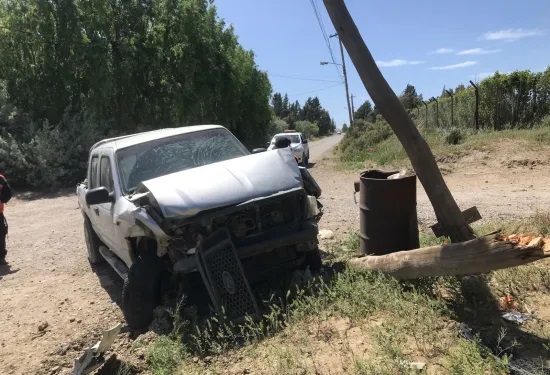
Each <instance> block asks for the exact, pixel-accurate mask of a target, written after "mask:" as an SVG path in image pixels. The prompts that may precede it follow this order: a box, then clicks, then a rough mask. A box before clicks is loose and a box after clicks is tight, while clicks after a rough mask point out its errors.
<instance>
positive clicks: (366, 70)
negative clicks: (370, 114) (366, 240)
mask: <svg viewBox="0 0 550 375" xmlns="http://www.w3.org/2000/svg"><path fill="white" fill-rule="evenodd" d="M323 2H324V4H325V7H326V9H327V11H328V14H329V16H330V19H331V21H332V23H333V25H334V27H335V29H336V32H337V33H338V35H339V36H340V40H341V41H342V43H343V44H344V47H346V50H347V51H348V54H349V56H350V58H351V61H352V62H353V65H354V66H355V69H357V72H358V73H359V76H360V77H361V81H362V82H363V85H364V86H365V88H366V89H367V91H368V93H369V95H370V97H371V98H372V101H373V102H374V104H375V105H376V107H377V108H378V109H379V110H380V112H381V113H382V115H383V116H384V118H385V119H386V121H387V122H388V124H389V125H390V126H391V128H392V130H393V131H394V133H395V135H396V136H397V138H398V139H399V141H400V142H401V144H402V145H403V148H404V149H405V151H406V152H407V155H408V157H409V159H410V160H411V164H412V166H413V168H414V171H415V172H416V175H417V176H418V179H419V180H420V183H421V184H422V186H423V187H424V190H425V191H426V194H427V195H428V198H429V199H430V202H431V204H432V206H433V208H434V211H435V216H436V217H437V221H438V223H439V224H440V225H441V228H442V231H443V232H444V233H445V235H447V236H448V237H449V238H450V239H451V241H452V242H462V241H467V240H471V239H473V238H475V234H474V232H473V230H472V228H470V226H469V225H468V224H467V223H466V221H465V220H464V218H463V217H462V214H461V212H460V209H459V207H458V205H457V204H456V202H455V200H454V198H453V196H452V195H451V192H450V190H449V188H448V187H447V184H446V183H445V180H444V179H443V176H442V175H441V171H440V170H439V168H438V166H437V163H436V161H435V157H434V155H433V153H432V151H431V150H430V147H429V146H428V144H427V143H426V141H425V140H424V138H422V135H421V134H420V132H419V131H418V129H417V128H416V126H415V125H414V123H413V121H412V120H411V118H410V116H409V115H408V114H407V111H406V110H405V108H404V107H403V105H402V104H401V102H400V101H399V99H398V98H397V96H396V95H395V93H394V92H393V91H392V89H391V87H390V85H389V84H388V82H386V80H385V78H384V76H383V75H382V73H381V72H380V69H378V66H377V65H376V62H375V61H374V58H373V57H372V55H371V53H370V51H369V49H368V48H367V45H366V44H365V42H364V41H363V39H362V38H361V34H360V33H359V30H358V29H357V26H356V25H355V23H354V22H353V19H352V18H351V15H350V14H349V12H348V9H347V8H346V5H345V4H344V1H343V0H323ZM396 235H399V234H398V233H397V234H396Z"/></svg>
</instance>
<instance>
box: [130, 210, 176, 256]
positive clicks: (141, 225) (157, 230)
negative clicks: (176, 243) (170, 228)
mask: <svg viewBox="0 0 550 375" xmlns="http://www.w3.org/2000/svg"><path fill="white" fill-rule="evenodd" d="M132 217H133V219H134V221H135V225H134V226H132V227H130V229H129V232H128V237H143V236H147V235H149V236H151V237H154V238H155V239H156V240H157V256H159V257H161V256H164V255H165V254H166V253H167V252H168V241H169V240H170V236H169V235H168V234H166V232H164V230H162V228H161V227H160V226H159V225H158V223H157V222H156V221H155V220H154V219H153V218H152V217H151V216H150V215H149V214H148V213H147V211H145V209H144V208H142V207H137V208H136V210H135V211H133V212H132Z"/></svg>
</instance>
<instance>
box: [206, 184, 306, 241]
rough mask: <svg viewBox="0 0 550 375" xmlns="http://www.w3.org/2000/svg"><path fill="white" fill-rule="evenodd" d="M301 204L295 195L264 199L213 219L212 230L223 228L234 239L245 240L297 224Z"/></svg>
mask: <svg viewBox="0 0 550 375" xmlns="http://www.w3.org/2000/svg"><path fill="white" fill-rule="evenodd" d="M301 204H302V202H301V196H300V195H298V194H295V193H294V194H289V195H285V196H282V197H277V198H274V199H266V200H265V201H260V202H258V203H256V204H254V205H251V206H248V207H246V208H243V209H241V210H238V211H235V212H233V213H231V214H228V215H224V216H220V217H217V218H215V219H213V220H212V224H213V229H214V230H216V229H218V228H221V227H224V226H225V227H227V228H228V229H229V231H230V232H231V234H232V235H233V236H234V237H235V238H236V239H242V238H246V237H248V236H251V235H254V234H258V233H261V232H262V231H264V230H268V229H271V228H275V227H277V226H279V225H283V224H289V223H292V222H298V221H299V219H300V214H301Z"/></svg>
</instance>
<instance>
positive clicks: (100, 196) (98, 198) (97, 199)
mask: <svg viewBox="0 0 550 375" xmlns="http://www.w3.org/2000/svg"><path fill="white" fill-rule="evenodd" d="M84 198H85V199H86V204H87V205H88V206H93V205H95V204H102V203H112V202H114V197H113V195H112V194H110V193H109V190H107V188H106V187H104V186H101V187H98V188H95V189H91V190H88V191H87V192H86V195H85V196H84Z"/></svg>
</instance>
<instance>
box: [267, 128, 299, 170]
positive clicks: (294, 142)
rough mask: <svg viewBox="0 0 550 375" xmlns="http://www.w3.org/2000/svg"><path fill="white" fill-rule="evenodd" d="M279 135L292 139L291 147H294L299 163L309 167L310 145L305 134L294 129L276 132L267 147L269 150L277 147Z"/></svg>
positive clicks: (293, 150)
mask: <svg viewBox="0 0 550 375" xmlns="http://www.w3.org/2000/svg"><path fill="white" fill-rule="evenodd" d="M279 137H285V138H288V139H289V140H290V148H291V149H292V152H293V153H294V156H296V158H297V159H298V163H300V165H302V166H304V167H307V166H308V162H309V145H308V140H307V138H306V137H305V135H304V134H302V133H299V132H297V131H294V130H292V131H291V130H288V131H285V132H284V133H279V134H275V135H274V136H273V138H272V139H271V142H270V144H269V146H268V148H267V149H268V150H273V148H274V147H275V140H276V139H277V138H279Z"/></svg>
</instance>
